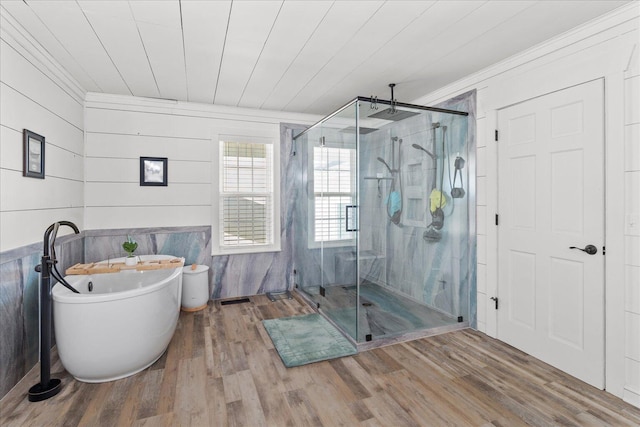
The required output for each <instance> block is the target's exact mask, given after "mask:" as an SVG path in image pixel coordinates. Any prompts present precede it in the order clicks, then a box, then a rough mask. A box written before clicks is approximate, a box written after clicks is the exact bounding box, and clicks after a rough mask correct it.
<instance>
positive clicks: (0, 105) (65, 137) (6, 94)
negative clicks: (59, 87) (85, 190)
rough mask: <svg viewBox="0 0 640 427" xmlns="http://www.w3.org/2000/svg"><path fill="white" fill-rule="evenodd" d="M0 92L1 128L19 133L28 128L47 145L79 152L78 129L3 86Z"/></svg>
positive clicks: (81, 139) (81, 136)
mask: <svg viewBox="0 0 640 427" xmlns="http://www.w3.org/2000/svg"><path fill="white" fill-rule="evenodd" d="M25 84H27V83H26V82H25ZM0 92H1V93H2V96H1V97H0V111H2V124H3V125H4V126H7V127H9V128H12V129H15V130H17V131H20V132H22V129H29V130H30V131H33V132H35V133H37V134H40V135H43V136H44V137H45V139H46V141H47V142H51V143H52V144H56V145H58V146H60V147H63V148H65V149H67V150H70V151H73V152H74V153H78V154H82V153H83V130H82V128H79V127H76V126H74V125H73V124H71V123H69V122H67V121H66V120H64V119H62V118H61V117H60V116H59V115H58V114H57V112H56V111H55V110H54V111H51V110H47V109H46V108H44V107H42V106H41V105H40V104H38V103H36V102H34V101H32V100H30V99H28V98H26V97H25V96H24V95H22V94H21V93H20V92H18V91H16V90H15V89H13V88H10V87H8V86H6V85H5V84H4V83H3V84H0Z"/></svg>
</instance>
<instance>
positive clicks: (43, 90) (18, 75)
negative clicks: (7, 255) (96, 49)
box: [0, 3, 84, 251]
mask: <svg viewBox="0 0 640 427" xmlns="http://www.w3.org/2000/svg"><path fill="white" fill-rule="evenodd" d="M4 6H5V3H3V7H4ZM17 9H18V10H22V11H23V12H26V10H25V9H23V8H22V7H21V6H19V7H17ZM6 18H8V17H7V16H6V15H5V14H4V10H3V16H2V23H3V28H2V42H0V54H1V59H0V64H1V65H0V82H1V83H0V156H1V159H0V251H5V250H9V249H14V248H17V247H20V246H25V245H29V244H32V243H36V242H39V241H41V239H42V233H43V232H44V230H45V229H46V228H47V227H48V226H49V225H50V224H52V223H53V222H55V221H58V220H70V221H73V222H75V223H76V224H77V225H78V226H80V227H82V226H83V225H84V224H83V223H84V168H83V165H84V159H83V153H84V147H83V140H84V135H83V127H84V122H83V117H84V110H83V105H82V104H81V103H79V101H78V99H77V95H78V93H77V92H76V91H75V90H72V89H71V86H68V87H65V86H64V84H65V82H66V84H70V83H71V82H70V80H69V79H68V76H66V75H64V74H63V73H61V72H60V71H59V69H57V68H56V67H52V62H51V59H50V58H49V57H48V56H47V55H46V53H43V52H42V51H40V50H39V49H40V48H36V47H35V46H34V45H33V44H29V40H27V39H26V38H25V37H27V35H26V34H23V33H21V32H20V30H18V29H17V27H14V26H12V25H9V24H8V23H9V21H8V20H7V19H6ZM18 40H19V41H18ZM27 58H28V59H27ZM43 70H50V72H47V73H46V72H44V71H43ZM23 129H29V130H31V131H33V132H36V133H38V134H40V135H43V136H44V137H45V140H46V145H45V179H34V178H30V177H23V176H22V163H23V153H22V151H23V148H22V147H23V142H22V140H23Z"/></svg>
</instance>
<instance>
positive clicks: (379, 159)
mask: <svg viewBox="0 0 640 427" xmlns="http://www.w3.org/2000/svg"><path fill="white" fill-rule="evenodd" d="M378 161H379V162H380V163H382V164H383V165H385V166H386V167H387V169H388V170H389V173H393V170H391V168H390V167H389V165H388V164H387V162H385V161H384V159H383V158H382V157H378Z"/></svg>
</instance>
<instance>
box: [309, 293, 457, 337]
mask: <svg viewBox="0 0 640 427" xmlns="http://www.w3.org/2000/svg"><path fill="white" fill-rule="evenodd" d="M305 291H306V293H307V294H308V295H309V296H310V297H311V298H312V299H313V301H314V302H316V303H319V304H320V310H321V312H322V313H324V314H325V315H326V316H327V317H328V318H330V319H331V320H332V321H333V322H334V323H335V324H336V325H338V326H339V327H340V328H341V329H342V330H343V331H344V332H346V333H347V334H349V335H350V336H351V337H352V338H354V339H356V340H357V341H358V342H364V341H365V340H366V337H367V335H371V339H372V340H377V339H381V338H392V337H396V336H399V335H402V334H406V333H408V332H414V331H418V330H426V329H432V328H439V327H442V326H450V325H455V324H457V323H458V322H457V319H456V318H454V317H452V316H449V315H447V314H444V313H442V312H440V311H437V310H434V309H432V308H430V307H428V306H426V305H424V304H420V303H418V302H416V301H413V300H411V299H409V298H405V297H403V296H401V295H398V294H396V293H394V292H391V291H389V290H387V289H385V288H384V287H382V286H380V285H377V284H375V283H372V282H369V281H365V282H364V283H363V284H361V285H360V307H359V309H360V310H359V314H358V315H359V319H358V320H359V322H358V326H359V328H358V331H357V337H356V322H355V319H356V303H357V298H356V286H355V285H350V286H349V285H332V286H326V287H325V296H324V297H323V296H321V295H320V292H319V287H318V286H315V287H311V288H305Z"/></svg>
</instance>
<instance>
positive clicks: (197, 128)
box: [85, 107, 211, 138]
mask: <svg viewBox="0 0 640 427" xmlns="http://www.w3.org/2000/svg"><path fill="white" fill-rule="evenodd" d="M85 128H86V129H87V132H91V133H120V134H126V135H147V136H164V137H176V138H209V137H211V123H210V122H209V121H208V119H206V118H200V117H189V116H178V115H171V114H158V113H145V112H131V111H121V110H117V109H111V110H107V109H103V110H96V109H95V108H91V107H89V108H87V110H86V115H85Z"/></svg>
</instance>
